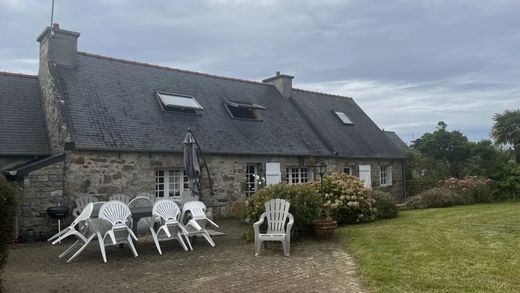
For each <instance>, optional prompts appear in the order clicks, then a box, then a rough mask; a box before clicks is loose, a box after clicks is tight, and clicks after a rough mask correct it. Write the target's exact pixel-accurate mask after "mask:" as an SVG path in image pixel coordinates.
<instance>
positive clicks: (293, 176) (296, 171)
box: [285, 167, 309, 184]
mask: <svg viewBox="0 0 520 293" xmlns="http://www.w3.org/2000/svg"><path fill="white" fill-rule="evenodd" d="M285 180H286V181H287V183H289V184H298V183H305V182H309V170H308V168H306V167H289V168H287V169H286V172H285Z"/></svg>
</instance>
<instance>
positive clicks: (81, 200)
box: [72, 194, 97, 217]
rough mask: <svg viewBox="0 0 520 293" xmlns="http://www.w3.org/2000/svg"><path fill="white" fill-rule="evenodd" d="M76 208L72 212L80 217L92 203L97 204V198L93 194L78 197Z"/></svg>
mask: <svg viewBox="0 0 520 293" xmlns="http://www.w3.org/2000/svg"><path fill="white" fill-rule="evenodd" d="M75 201H76V208H75V209H74V210H72V215H73V216H74V217H78V216H79V214H81V212H82V211H83V209H84V208H85V207H86V206H87V205H88V204H89V203H91V202H97V198H96V197H94V196H93V195H92V194H83V195H79V196H78V197H76V200H75Z"/></svg>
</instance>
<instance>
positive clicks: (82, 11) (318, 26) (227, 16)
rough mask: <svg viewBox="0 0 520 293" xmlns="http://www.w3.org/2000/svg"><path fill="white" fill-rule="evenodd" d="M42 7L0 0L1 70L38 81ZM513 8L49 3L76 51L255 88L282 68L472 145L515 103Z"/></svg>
mask: <svg viewBox="0 0 520 293" xmlns="http://www.w3.org/2000/svg"><path fill="white" fill-rule="evenodd" d="M49 5H50V1H38V0H28V1H16V0H3V1H0V26H1V27H2V29H1V30H0V37H1V39H2V42H1V43H0V70H5V71H15V72H25V73H36V71H37V58H38V49H37V44H36V41H35V39H36V36H37V35H38V34H39V33H40V32H41V31H42V29H43V28H44V27H45V26H47V25H48V24H49V16H50V6H49ZM518 11H520V2H518V1H514V0H511V1H493V2H489V1H469V0H466V1H464V0H452V1H447V0H446V1H442V0H439V1H415V0H414V1H412V0H393V1H377V2H367V1H362V0H352V1H315V0H314V1H313V0H307V1H274V0H262V1H245V0H242V1H240V0H234V1H232V0H229V1H226V0H220V1H219V0H207V1H166V0H161V1H144V0H139V1H137V0H134V1H127V0H124V1H123V0H117V1H116V0H111V1H101V0H97V1H64V0H56V15H55V20H56V22H59V23H60V24H61V27H62V28H64V29H70V30H74V31H79V32H81V34H82V35H81V37H80V40H79V46H80V50H82V51H87V52H92V53H98V54H102V55H108V56H114V57H120V58H126V59H131V60H139V61H144V62H149V63H156V64H162V65H168V66H172V67H180V68H185V69H190V70H197V71H203V72H208V73H214V74H221V75H226V76H234V77H240V78H246V79H255V80H260V79H262V78H265V77H268V76H270V75H272V74H273V73H274V71H275V70H280V71H282V72H284V73H289V74H294V75H295V76H296V78H295V84H296V85H297V86H299V87H310V88H313V89H318V90H322V91H325V92H335V93H339V94H342V95H347V96H353V97H354V98H356V101H358V103H359V104H360V105H361V106H362V107H363V108H364V109H365V110H366V111H367V112H368V113H369V114H370V115H371V117H372V118H374V120H375V121H376V122H377V123H378V124H379V125H381V126H383V127H385V128H394V129H395V130H397V131H398V133H399V134H401V135H402V136H403V137H404V138H405V139H407V140H409V139H411V136H412V135H411V133H414V135H418V134H420V133H421V132H424V131H427V130H431V129H432V128H434V126H435V123H436V122H437V121H438V120H445V121H446V122H448V124H449V125H450V126H452V125H453V127H455V128H457V127H459V128H460V129H461V130H463V131H468V133H471V137H472V138H475V139H477V138H484V137H487V136H488V132H489V127H490V126H491V120H490V119H491V117H492V114H493V113H494V112H498V111H503V110H505V109H510V108H518V107H519V106H518V105H520V98H519V92H520V86H518V80H520V59H519V58H518V57H517V56H518V53H517V49H518V48H519V47H520V32H519V31H518V28H519V27H520V18H519V17H517V13H518ZM490 103H491V104H492V105H491V106H490V105H488V104H490ZM468 135H469V134H468Z"/></svg>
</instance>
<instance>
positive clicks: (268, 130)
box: [0, 25, 405, 234]
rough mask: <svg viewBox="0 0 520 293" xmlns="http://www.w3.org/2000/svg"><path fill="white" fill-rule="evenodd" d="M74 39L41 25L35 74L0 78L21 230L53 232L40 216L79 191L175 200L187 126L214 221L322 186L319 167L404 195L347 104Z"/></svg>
mask: <svg viewBox="0 0 520 293" xmlns="http://www.w3.org/2000/svg"><path fill="white" fill-rule="evenodd" d="M78 37H79V33H76V32H72V31H67V30H63V29H60V28H59V26H58V25H54V26H53V28H52V30H51V29H50V28H46V29H45V30H44V31H43V32H42V33H41V34H40V36H39V37H38V39H37V41H38V42H39V43H40V63H39V71H38V75H37V76H26V75H19V74H11V73H1V74H0V85H1V88H0V105H1V107H0V115H1V116H0V122H1V123H2V125H1V127H0V164H1V165H0V170H1V171H2V173H3V174H4V175H6V176H7V177H8V178H9V179H11V180H14V181H17V182H18V183H19V185H20V186H21V187H22V188H23V192H22V195H21V199H20V205H19V225H18V228H17V230H18V231H22V232H23V231H25V230H27V229H29V228H31V229H35V230H36V232H37V233H38V232H41V233H43V234H47V233H49V232H50V231H51V230H52V229H54V226H55V225H56V224H55V223H54V221H51V220H49V219H48V218H47V215H46V212H45V211H46V209H47V208H48V207H49V206H53V205H56V201H60V202H61V203H62V204H65V205H69V206H71V207H73V206H74V198H75V196H76V195H77V194H80V193H90V194H96V195H97V196H99V197H100V198H106V197H108V196H109V195H111V194H114V193H123V194H128V195H131V196H132V195H135V194H137V193H140V192H149V193H155V195H156V196H157V197H164V196H179V195H180V193H181V192H182V191H183V189H184V188H185V187H186V183H187V182H186V179H185V178H184V175H183V157H182V147H183V145H182V142H183V139H184V136H185V133H186V131H187V129H191V130H192V131H193V133H194V135H195V136H196V138H197V139H198V141H199V143H200V145H201V148H202V150H203V151H204V153H205V156H206V161H207V166H208V169H209V173H210V175H211V178H212V180H213V185H214V191H215V198H214V200H215V201H217V202H220V203H222V204H223V205H224V206H223V207H219V208H218V209H216V210H214V211H213V212H214V213H216V214H220V215H224V216H225V215H227V214H228V213H229V210H230V208H231V207H232V206H233V205H234V204H235V203H236V202H241V201H242V202H243V201H245V200H246V199H247V198H248V197H249V196H251V195H252V194H254V192H255V191H256V190H258V189H259V188H261V187H262V186H263V185H265V184H273V183H277V182H280V181H287V182H288V183H289V184H297V183H303V182H308V181H312V180H319V175H318V173H317V172H316V168H315V166H316V165H317V164H318V163H319V164H326V165H327V172H328V173H332V172H346V173H349V174H352V175H355V176H359V177H360V178H361V179H363V180H364V182H365V184H366V185H367V186H369V187H372V188H380V189H383V190H386V191H388V192H390V193H392V194H393V195H394V196H395V197H396V198H397V199H399V200H402V199H403V198H404V180H403V174H404V161H405V155H404V153H403V151H401V150H400V148H399V146H397V145H396V143H395V142H393V141H392V139H391V138H389V136H388V134H387V133H385V132H383V131H382V130H381V129H380V128H379V127H378V126H377V125H376V124H375V123H374V122H373V121H372V120H371V119H370V118H369V117H368V116H367V115H366V114H365V112H363V110H362V109H361V108H360V107H359V106H358V105H357V104H356V103H355V102H354V100H353V99H352V98H349V97H342V96H337V95H330V94H324V93H318V92H311V91H306V90H301V89H296V88H293V87H292V79H293V77H292V76H289V75H284V74H279V73H277V74H276V75H275V76H273V77H271V78H267V79H265V80H263V81H262V82H256V81H249V80H241V79H235V78H228V77H222V76H215V75H210V74H204V73H198V72H191V71H186V70H180V69H174V68H169V67H163V66H157V65H151V64H146V63H140V62H134V61H127V60H122V59H116V58H112V57H104V56H99V55H94V54H91V53H85V52H80V51H78V50H77V41H78ZM394 135H395V134H394ZM397 138H398V137H397ZM203 176H204V178H203V186H204V190H206V191H207V190H208V180H207V179H208V176H207V175H206V173H204V174H203ZM263 178H265V180H264V179H263Z"/></svg>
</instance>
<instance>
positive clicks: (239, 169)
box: [64, 151, 403, 215]
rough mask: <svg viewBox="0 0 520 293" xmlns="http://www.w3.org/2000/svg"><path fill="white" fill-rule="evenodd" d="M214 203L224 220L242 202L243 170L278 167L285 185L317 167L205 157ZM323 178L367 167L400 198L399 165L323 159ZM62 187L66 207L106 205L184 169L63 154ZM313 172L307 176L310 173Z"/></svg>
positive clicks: (305, 162)
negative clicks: (88, 198) (299, 169)
mask: <svg viewBox="0 0 520 293" xmlns="http://www.w3.org/2000/svg"><path fill="white" fill-rule="evenodd" d="M206 160H207V163H208V166H209V170H210V174H211V178H212V181H213V188H214V191H215V197H216V200H217V201H218V202H220V203H223V204H226V207H223V208H219V209H218V211H216V213H217V214H220V215H227V214H228V212H229V208H230V207H231V206H232V205H233V203H235V202H237V201H243V200H245V175H246V165H248V164H257V165H258V166H259V167H260V168H259V175H260V176H265V174H264V173H265V172H264V170H263V166H265V163H266V162H279V163H280V168H281V171H282V180H284V179H285V169H286V168H287V167H296V166H313V165H316V162H317V160H318V159H317V158H312V157H306V158H303V157H277V156H273V157H269V156H215V155H207V156H206ZM325 162H326V164H327V172H328V173H333V172H342V170H343V168H345V167H351V168H352V170H353V171H354V174H353V175H357V172H358V171H357V167H358V166H359V165H361V164H370V165H371V166H372V168H371V169H372V184H373V186H374V188H381V189H383V190H385V191H388V192H390V193H392V194H393V195H394V196H395V197H396V198H397V199H399V200H401V199H402V196H403V193H402V192H403V182H402V163H401V161H397V160H396V161H389V160H372V161H360V160H346V159H338V158H333V159H327V160H325ZM380 164H385V165H388V164H392V166H393V167H392V168H393V176H392V179H393V180H392V181H393V184H392V186H388V187H379V186H378V185H379V173H378V172H379V165H380ZM66 166H67V167H66V173H65V174H66V181H65V188H64V194H65V196H66V198H68V201H69V204H70V205H71V206H73V205H74V202H73V200H74V197H75V195H76V194H78V193H90V194H96V195H97V196H98V197H99V198H100V199H107V198H108V197H109V196H110V195H112V194H115V193H123V194H127V195H130V196H135V195H136V194H138V193H141V192H148V193H154V192H155V170H158V169H183V157H182V154H164V153H160V154H159V153H137V152H121V153H119V152H95V151H68V152H67V161H66ZM309 171H310V172H312V170H309ZM202 172H203V182H202V183H203V190H204V192H208V191H209V181H208V179H207V178H208V177H207V174H206V170H205V169H203V170H202ZM309 177H310V178H312V179H314V180H319V175H318V174H317V173H311V174H309Z"/></svg>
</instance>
